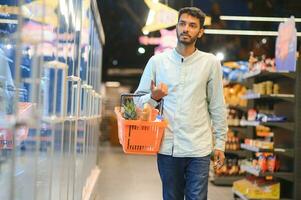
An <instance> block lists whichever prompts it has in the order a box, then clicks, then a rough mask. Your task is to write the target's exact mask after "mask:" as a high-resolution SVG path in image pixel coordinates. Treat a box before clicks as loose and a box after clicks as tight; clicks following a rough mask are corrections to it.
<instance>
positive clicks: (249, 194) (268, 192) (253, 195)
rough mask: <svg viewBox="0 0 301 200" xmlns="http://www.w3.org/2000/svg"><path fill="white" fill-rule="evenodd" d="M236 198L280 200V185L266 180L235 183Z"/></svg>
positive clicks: (255, 179)
mask: <svg viewBox="0 0 301 200" xmlns="http://www.w3.org/2000/svg"><path fill="white" fill-rule="evenodd" d="M233 192H234V194H235V196H238V197H240V198H241V199H279V198H280V183H279V182H275V181H270V180H266V179H264V178H251V177H249V178H247V179H242V180H238V181H235V182H234V183H233Z"/></svg>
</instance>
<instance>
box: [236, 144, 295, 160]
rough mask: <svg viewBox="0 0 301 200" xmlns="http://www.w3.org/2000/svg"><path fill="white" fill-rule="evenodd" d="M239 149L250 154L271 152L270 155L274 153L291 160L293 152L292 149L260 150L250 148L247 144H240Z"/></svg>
mask: <svg viewBox="0 0 301 200" xmlns="http://www.w3.org/2000/svg"><path fill="white" fill-rule="evenodd" d="M240 147H241V148H242V149H245V150H247V151H251V152H272V153H275V154H279V155H284V156H287V157H291V158H293V157H294V150H293V149H283V148H275V149H262V148H258V147H254V146H250V145H247V144H241V145H240Z"/></svg>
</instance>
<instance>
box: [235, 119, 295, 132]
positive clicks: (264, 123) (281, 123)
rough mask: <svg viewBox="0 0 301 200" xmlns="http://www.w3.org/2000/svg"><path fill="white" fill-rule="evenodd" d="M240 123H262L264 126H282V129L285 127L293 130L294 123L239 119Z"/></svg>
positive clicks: (250, 124) (248, 124) (243, 124)
mask: <svg viewBox="0 0 301 200" xmlns="http://www.w3.org/2000/svg"><path fill="white" fill-rule="evenodd" d="M240 125H241V126H258V125H264V126H273V127H279V128H283V129H287V130H291V131H294V130H295V123H293V122H259V121H248V120H241V121H240Z"/></svg>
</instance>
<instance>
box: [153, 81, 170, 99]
mask: <svg viewBox="0 0 301 200" xmlns="http://www.w3.org/2000/svg"><path fill="white" fill-rule="evenodd" d="M167 94H168V87H167V85H166V84H164V83H160V84H159V85H158V87H156V85H155V82H154V81H153V80H152V82H151V95H152V96H151V97H152V99H155V100H156V101H160V100H161V99H162V98H163V97H165V96H166V95H167Z"/></svg>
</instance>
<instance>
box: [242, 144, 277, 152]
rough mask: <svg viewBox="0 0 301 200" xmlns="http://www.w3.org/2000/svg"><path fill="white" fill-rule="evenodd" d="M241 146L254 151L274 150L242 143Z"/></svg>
mask: <svg viewBox="0 0 301 200" xmlns="http://www.w3.org/2000/svg"><path fill="white" fill-rule="evenodd" d="M240 147H241V148H242V149H245V150H248V151H252V152H273V149H263V148H258V147H255V146H251V145H247V144H241V145H240Z"/></svg>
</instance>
